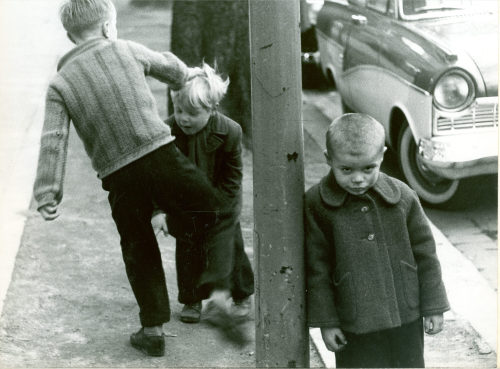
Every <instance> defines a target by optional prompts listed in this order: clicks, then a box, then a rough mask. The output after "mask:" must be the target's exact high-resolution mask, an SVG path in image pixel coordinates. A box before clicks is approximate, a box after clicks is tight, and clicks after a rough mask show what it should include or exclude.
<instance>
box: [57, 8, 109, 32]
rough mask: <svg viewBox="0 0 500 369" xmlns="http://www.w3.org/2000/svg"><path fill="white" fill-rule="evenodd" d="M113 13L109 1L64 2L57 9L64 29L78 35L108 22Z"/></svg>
mask: <svg viewBox="0 0 500 369" xmlns="http://www.w3.org/2000/svg"><path fill="white" fill-rule="evenodd" d="M113 12H115V7H114V5H113V3H112V2H111V0H65V1H64V2H63V3H62V5H61V7H60V8H59V16H60V18H61V22H62V24H63V27H64V29H65V30H66V31H67V32H69V33H72V34H79V33H81V32H82V31H85V30H87V29H92V28H93V27H96V26H97V25H98V24H99V23H101V22H104V21H106V20H108V19H109V18H110V17H111V15H112V14H113Z"/></svg>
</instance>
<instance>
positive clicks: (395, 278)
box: [305, 171, 449, 334]
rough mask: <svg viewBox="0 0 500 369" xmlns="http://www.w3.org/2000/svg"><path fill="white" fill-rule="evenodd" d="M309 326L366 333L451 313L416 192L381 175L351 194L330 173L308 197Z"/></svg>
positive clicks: (306, 199) (430, 235) (310, 191)
mask: <svg viewBox="0 0 500 369" xmlns="http://www.w3.org/2000/svg"><path fill="white" fill-rule="evenodd" d="M305 227H306V249H307V304H308V323H309V326H311V327H340V328H342V329H343V330H346V331H348V332H352V333H357V334H361V333H368V332H373V331H378V330H382V329H388V328H394V327H398V326H400V325H402V324H405V323H409V322H411V321H414V320H416V319H418V318H419V317H422V316H428V315H432V314H439V313H443V312H444V311H446V310H449V304H448V299H447V297H446V291H445V288H444V285H443V281H442V278H441V267H440V264H439V261H438V259H437V255H436V246H435V242H434V239H433V236H432V232H431V229H430V226H429V224H428V221H427V218H426V216H425V214H424V212H423V209H422V207H421V205H420V202H419V200H418V197H417V195H416V193H415V192H414V191H413V190H411V189H410V188H409V187H408V186H407V185H406V184H404V183H402V182H401V181H399V180H397V179H394V178H391V177H389V176H387V175H385V174H384V173H380V176H379V179H378V181H377V182H376V184H375V185H374V187H373V188H371V189H370V190H369V191H368V192H367V193H366V194H364V195H362V196H353V195H350V194H349V193H347V192H346V191H345V190H343V189H342V188H341V187H340V186H339V185H338V184H337V183H336V181H335V178H334V176H333V173H332V172H331V171H330V173H329V174H328V175H327V176H326V177H324V178H323V179H322V180H321V181H320V183H319V184H316V185H315V186H313V187H312V188H311V189H309V190H308V191H307V193H306V196H305Z"/></svg>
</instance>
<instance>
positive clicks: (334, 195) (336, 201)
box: [319, 170, 401, 207]
mask: <svg viewBox="0 0 500 369" xmlns="http://www.w3.org/2000/svg"><path fill="white" fill-rule="evenodd" d="M368 192H369V193H370V192H372V193H373V192H375V193H376V194H378V195H380V198H382V199H383V200H384V201H385V202H387V203H388V204H391V205H395V204H397V203H398V202H399V200H400V199H401V191H400V189H399V188H398V187H397V186H396V185H395V184H394V182H393V181H392V180H391V178H390V177H389V176H388V175H386V174H384V173H380V175H379V177H378V180H377V182H376V183H375V185H374V186H373V187H372V188H371V189H370V190H369V191H368ZM319 193H320V196H321V199H322V200H323V202H325V203H326V204H327V205H330V206H335V207H338V206H341V205H342V204H343V203H344V201H345V200H346V198H347V197H348V196H350V195H349V193H348V192H347V191H345V190H344V189H343V188H341V187H340V186H339V185H338V183H337V181H336V180H335V177H334V176H333V172H332V171H331V170H330V172H329V173H328V175H327V176H325V177H324V178H323V179H322V180H321V181H320V184H319Z"/></svg>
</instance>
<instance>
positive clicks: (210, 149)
mask: <svg viewBox="0 0 500 369" xmlns="http://www.w3.org/2000/svg"><path fill="white" fill-rule="evenodd" d="M166 123H167V124H168V125H169V126H170V127H171V129H172V135H173V136H175V141H174V142H175V144H176V146H177V147H178V148H179V150H180V151H181V152H182V153H183V154H185V155H186V156H188V157H190V159H191V160H193V161H194V162H195V164H196V166H197V167H198V168H199V169H200V170H201V171H202V172H203V173H205V175H206V176H207V177H208V179H209V180H210V183H212V185H213V186H214V187H215V188H216V189H217V190H218V191H219V193H220V194H221V195H222V198H223V201H224V203H225V205H226V209H225V210H226V211H228V212H229V213H231V215H230V217H231V218H233V219H234V220H236V218H237V217H238V216H239V213H240V211H241V205H242V194H241V181H242V178H243V163H242V158H241V155H242V148H241V141H242V130H241V127H240V125H239V124H238V123H236V122H235V121H233V120H232V119H230V118H228V117H227V116H225V115H223V114H221V113H218V112H216V113H214V114H213V115H212V116H211V117H210V118H209V120H208V123H207V125H206V126H205V127H204V128H203V129H202V130H201V131H200V132H198V133H197V134H195V135H192V136H188V135H186V134H185V133H184V132H182V130H181V129H180V128H179V126H178V125H177V123H176V122H175V117H174V116H173V115H172V116H171V117H169V118H168V119H167V120H166ZM190 140H193V142H192V143H191V145H194V146H195V147H196V149H195V150H189V145H190V143H189V141H190ZM193 151H194V152H195V153H196V154H195V156H194V157H193V156H192V155H193ZM190 225H191V223H190V221H189V219H183V217H182V216H181V217H179V216H177V215H176V214H169V216H168V229H169V232H170V233H171V234H172V235H173V236H176V235H178V236H181V235H182V234H183V233H186V232H188V233H190V231H191V230H190V229H189V227H190Z"/></svg>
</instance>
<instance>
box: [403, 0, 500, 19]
mask: <svg viewBox="0 0 500 369" xmlns="http://www.w3.org/2000/svg"><path fill="white" fill-rule="evenodd" d="M495 4H496V1H494V0H474V1H473V0H400V9H401V10H400V12H401V17H402V18H413V19H416V18H430V17H432V18H438V17H449V16H452V15H457V14H460V13H461V14H464V13H469V14H470V13H471V12H474V13H476V12H483V11H488V10H490V9H491V7H492V6H496V5H495Z"/></svg>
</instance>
